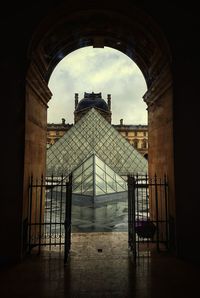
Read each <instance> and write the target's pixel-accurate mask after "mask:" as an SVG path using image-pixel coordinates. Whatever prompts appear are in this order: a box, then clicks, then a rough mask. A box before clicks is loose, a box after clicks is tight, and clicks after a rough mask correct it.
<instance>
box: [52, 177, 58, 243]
mask: <svg viewBox="0 0 200 298" xmlns="http://www.w3.org/2000/svg"><path fill="white" fill-rule="evenodd" d="M56 183H57V182H56ZM58 191H59V185H58V184H57V185H56V186H55V192H56V194H55V211H54V213H53V214H54V227H55V235H54V237H55V239H54V245H56V242H57V238H56V235H57V216H58V215H57V213H58V212H57V204H58Z"/></svg>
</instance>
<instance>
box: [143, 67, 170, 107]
mask: <svg viewBox="0 0 200 298" xmlns="http://www.w3.org/2000/svg"><path fill="white" fill-rule="evenodd" d="M171 87H172V75H171V71H170V68H169V65H165V66H164V67H163V68H162V70H161V71H160V73H159V74H157V76H156V78H155V79H154V81H153V82H152V84H151V86H150V87H149V89H148V90H147V92H146V93H145V94H144V95H143V99H144V101H145V102H146V104H147V106H148V107H149V106H151V105H153V104H154V103H155V102H156V101H157V100H159V99H160V98H161V97H162V95H163V94H164V93H165V92H166V91H167V90H168V89H169V88H171Z"/></svg>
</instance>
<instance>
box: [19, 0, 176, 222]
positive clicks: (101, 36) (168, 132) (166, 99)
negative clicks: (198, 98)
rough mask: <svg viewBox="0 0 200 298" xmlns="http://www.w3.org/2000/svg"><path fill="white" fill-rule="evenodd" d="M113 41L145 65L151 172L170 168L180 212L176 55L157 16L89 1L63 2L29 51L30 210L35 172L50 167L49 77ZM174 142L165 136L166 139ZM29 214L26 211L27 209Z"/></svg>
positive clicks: (27, 150) (27, 162)
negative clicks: (62, 64) (72, 58)
mask: <svg viewBox="0 0 200 298" xmlns="http://www.w3.org/2000/svg"><path fill="white" fill-rule="evenodd" d="M91 45H92V46H93V47H104V46H108V47H112V48H115V49H117V50H120V51H121V52H123V53H124V54H126V55H128V56H129V57H130V58H131V59H133V60H134V62H135V63H136V64H137V65H138V66H139V68H140V69H141V71H142V73H143V75H144V77H145V80H146V83H147V88H148V91H147V92H146V94H145V95H144V100H145V102H146V103H147V105H148V119H149V120H148V126H149V154H148V160H149V174H150V175H154V174H155V173H157V175H158V176H160V175H163V174H164V173H166V174H167V175H168V179H169V184H170V200H171V202H170V213H171V214H172V215H173V216H174V214H175V210H174V174H173V172H174V170H173V167H174V161H173V114H172V110H173V109H172V104H173V96H172V77H171V71H170V64H171V57H170V50H169V48H168V44H167V42H166V39H165V37H164V36H163V34H162V32H161V30H160V29H159V28H158V26H157V25H156V24H155V22H154V21H153V20H152V19H151V18H150V17H149V16H148V15H146V14H145V13H144V12H142V11H141V10H138V9H137V8H136V7H132V6H131V7H130V9H129V7H126V9H124V8H121V7H120V5H119V6H118V5H117V6H116V5H115V8H114V6H112V7H111V6H110V7H109V6H108V7H107V8H106V9H105V8H102V7H98V8H97V7H95V9H94V8H91V6H89V5H88V6H87V4H86V3H84V5H83V4H82V7H81V6H80V3H79V7H78V8H77V7H76V5H74V7H73V5H72V6H71V7H70V8H69V7H65V6H62V7H60V8H59V9H57V10H56V11H54V12H52V13H50V14H49V15H48V16H47V18H46V19H45V20H44V21H43V22H42V23H41V24H40V25H39V27H38V29H37V30H36V31H35V34H34V36H33V38H32V43H31V45H30V47H29V52H28V60H29V66H28V72H27V85H26V120H25V121H26V123H25V125H26V135H25V165H24V166H25V168H24V173H25V174H24V210H27V208H26V206H27V196H28V181H29V177H30V175H31V174H33V175H34V176H35V177H37V176H38V177H39V176H40V175H41V174H42V173H45V161H46V123H47V105H48V101H49V100H50V98H51V91H50V90H49V88H48V80H49V78H50V75H51V73H52V71H53V69H54V67H55V66H56V65H57V63H58V62H59V61H60V60H61V59H62V58H63V57H65V56H66V55H67V54H68V53H70V52H72V51H73V50H76V49H78V48H81V47H84V46H91ZM166 137H167V139H168V142H165V139H166ZM24 217H26V214H24Z"/></svg>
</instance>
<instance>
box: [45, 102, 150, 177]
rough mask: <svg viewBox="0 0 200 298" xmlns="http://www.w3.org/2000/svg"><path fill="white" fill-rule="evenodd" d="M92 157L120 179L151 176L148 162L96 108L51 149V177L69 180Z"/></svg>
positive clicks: (48, 164) (48, 172)
mask: <svg viewBox="0 0 200 298" xmlns="http://www.w3.org/2000/svg"><path fill="white" fill-rule="evenodd" d="M92 154H94V155H95V156H97V157H98V158H99V159H100V160H102V161H103V162H104V163H105V164H106V165H108V166H109V167H110V168H111V169H112V170H113V171H114V172H115V173H117V174H118V175H119V176H126V175H128V174H136V173H137V174H139V175H143V174H146V173H147V170H148V164H147V160H146V159H145V158H144V157H143V156H142V155H141V154H140V153H139V152H138V151H137V150H136V149H134V148H133V146H132V145H130V144H129V143H128V141H126V139H125V138H123V137H122V136H121V135H120V133H119V132H118V131H117V130H116V129H115V128H114V127H113V126H112V125H111V124H110V123H108V122H107V121H106V120H105V119H104V118H103V116H101V115H100V113H99V112H98V111H96V110H95V109H94V108H92V109H91V110H89V111H88V113H87V114H86V115H84V116H83V117H82V118H81V119H80V120H79V121H78V122H77V123H76V124H75V125H74V126H73V127H72V128H71V129H70V130H68V131H67V132H66V133H65V134H64V135H63V137H61V138H60V139H59V140H58V141H57V142H56V143H55V144H53V145H52V146H51V147H50V148H48V149H47V164H46V169H47V171H46V172H47V176H51V175H52V174H53V175H54V176H61V175H62V174H63V175H65V176H68V175H69V174H70V173H72V172H73V171H74V170H75V169H76V168H77V167H78V166H79V165H81V164H82V163H83V162H84V161H85V160H86V159H87V158H89V157H90V156H91V155H92Z"/></svg>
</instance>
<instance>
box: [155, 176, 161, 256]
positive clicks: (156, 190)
mask: <svg viewBox="0 0 200 298" xmlns="http://www.w3.org/2000/svg"><path fill="white" fill-rule="evenodd" d="M154 183H155V201H156V224H157V230H156V247H157V251H159V250H160V248H159V217H158V185H157V176H156V175H155V178H154Z"/></svg>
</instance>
